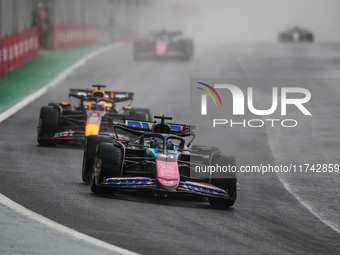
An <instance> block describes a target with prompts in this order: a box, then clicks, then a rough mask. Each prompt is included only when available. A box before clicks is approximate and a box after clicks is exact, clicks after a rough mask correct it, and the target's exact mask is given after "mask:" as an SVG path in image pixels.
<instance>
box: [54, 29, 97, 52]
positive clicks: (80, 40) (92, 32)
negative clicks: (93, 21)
mask: <svg viewBox="0 0 340 255" xmlns="http://www.w3.org/2000/svg"><path fill="white" fill-rule="evenodd" d="M96 38H97V34H96V27H95V25H90V24H81V25H77V24H73V25H69V24H68V25H65V24H56V25H54V48H55V49H64V48H71V47H78V46H84V45H91V44H95V43H96V42H97V40H96Z"/></svg>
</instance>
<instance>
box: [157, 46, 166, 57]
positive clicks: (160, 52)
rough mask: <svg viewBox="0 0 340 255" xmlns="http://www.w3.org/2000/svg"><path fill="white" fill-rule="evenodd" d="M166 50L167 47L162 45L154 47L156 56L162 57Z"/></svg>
mask: <svg viewBox="0 0 340 255" xmlns="http://www.w3.org/2000/svg"><path fill="white" fill-rule="evenodd" d="M166 50H167V45H166V44H164V43H158V44H157V45H156V54H157V55H158V56H163V55H164V54H165V52H166Z"/></svg>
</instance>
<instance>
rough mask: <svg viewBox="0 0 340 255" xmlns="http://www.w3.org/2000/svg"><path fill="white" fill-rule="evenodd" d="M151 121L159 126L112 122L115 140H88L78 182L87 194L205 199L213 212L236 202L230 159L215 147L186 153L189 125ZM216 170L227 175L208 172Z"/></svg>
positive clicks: (233, 164)
mask: <svg viewBox="0 0 340 255" xmlns="http://www.w3.org/2000/svg"><path fill="white" fill-rule="evenodd" d="M154 118H155V119H161V122H160V123H159V122H158V123H157V122H145V121H144V122H143V121H134V120H125V121H120V122H118V123H115V124H114V133H115V137H116V138H112V137H109V136H102V135H99V136H98V135H97V136H96V135H91V136H88V137H87V142H86V145H85V149H84V157H83V168H82V180H83V181H84V182H85V183H90V184H91V190H92V192H94V193H97V194H105V195H109V194H114V192H115V191H116V190H117V189H144V190H145V189H148V190H152V191H154V192H155V193H156V194H168V195H169V194H174V193H182V194H190V195H195V196H201V197H208V198H209V202H210V204H211V205H213V206H218V207H228V206H232V205H234V203H235V200H236V197H237V176H236V159H235V157H232V156H225V155H222V154H221V152H220V150H219V149H218V148H216V147H211V146H205V145H194V146H191V148H189V147H190V145H191V143H192V141H193V140H194V138H195V132H194V130H193V129H194V127H193V126H188V125H182V124H166V123H165V120H171V119H172V118H171V117H164V116H155V117H154ZM185 138H186V139H185ZM186 140H189V141H186ZM218 166H220V167H221V168H223V167H224V169H225V170H226V169H227V168H229V169H231V170H230V171H229V172H222V171H220V172H218V171H212V170H211V169H212V167H213V168H215V169H217V167H218ZM197 168H200V169H201V170H202V171H198V170H197ZM209 169H210V170H209ZM204 170H206V171H204Z"/></svg>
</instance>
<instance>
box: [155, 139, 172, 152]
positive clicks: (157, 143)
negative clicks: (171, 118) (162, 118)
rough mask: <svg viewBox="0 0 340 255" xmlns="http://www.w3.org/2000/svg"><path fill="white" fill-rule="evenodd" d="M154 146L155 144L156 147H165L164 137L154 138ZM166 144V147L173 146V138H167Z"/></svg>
mask: <svg viewBox="0 0 340 255" xmlns="http://www.w3.org/2000/svg"><path fill="white" fill-rule="evenodd" d="M153 146H154V148H157V149H162V148H163V139H161V138H158V137H156V138H155V139H154V140H153ZM165 146H166V149H170V148H171V147H172V141H171V139H167V140H166V142H165Z"/></svg>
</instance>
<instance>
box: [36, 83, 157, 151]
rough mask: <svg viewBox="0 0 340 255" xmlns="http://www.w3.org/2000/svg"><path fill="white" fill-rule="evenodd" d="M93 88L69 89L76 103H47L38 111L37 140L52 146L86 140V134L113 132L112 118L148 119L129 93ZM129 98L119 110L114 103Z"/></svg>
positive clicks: (100, 86)
mask: <svg viewBox="0 0 340 255" xmlns="http://www.w3.org/2000/svg"><path fill="white" fill-rule="evenodd" d="M93 87H95V88H96V89H95V90H85V89H70V92H69V98H70V102H72V98H73V99H77V100H78V101H79V102H78V105H76V106H73V105H71V104H70V103H50V104H48V106H44V107H42V108H41V110H40V117H39V124H38V137H37V138H38V143H39V144H40V145H43V146H44V145H45V146H48V145H55V144H56V143H62V142H85V137H87V136H89V135H99V134H106V135H113V131H112V125H113V121H114V120H117V119H125V118H129V119H135V120H143V121H150V120H152V116H151V113H150V110H149V109H147V108H133V107H131V106H130V104H131V102H132V100H133V95H134V94H133V93H131V92H116V91H104V90H102V88H104V87H106V86H104V85H93ZM125 101H130V104H129V105H128V106H125V107H123V109H122V111H120V112H119V111H118V110H117V108H116V103H120V102H125Z"/></svg>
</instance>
